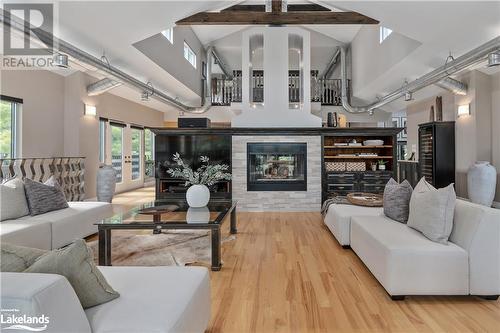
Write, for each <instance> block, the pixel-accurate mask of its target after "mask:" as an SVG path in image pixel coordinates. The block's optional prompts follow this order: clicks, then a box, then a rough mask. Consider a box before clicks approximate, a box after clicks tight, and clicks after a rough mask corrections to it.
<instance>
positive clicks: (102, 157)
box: [99, 119, 107, 163]
mask: <svg viewBox="0 0 500 333" xmlns="http://www.w3.org/2000/svg"><path fill="white" fill-rule="evenodd" d="M106 124H107V121H106V120H105V119H99V162H101V163H106Z"/></svg>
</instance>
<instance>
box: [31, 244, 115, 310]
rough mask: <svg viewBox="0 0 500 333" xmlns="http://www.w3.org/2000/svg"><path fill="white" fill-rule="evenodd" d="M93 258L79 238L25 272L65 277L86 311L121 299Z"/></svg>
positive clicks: (44, 257) (43, 258)
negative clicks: (118, 298)
mask: <svg viewBox="0 0 500 333" xmlns="http://www.w3.org/2000/svg"><path fill="white" fill-rule="evenodd" d="M92 258H93V256H92V253H91V251H90V250H89V248H88V247H87V245H86V244H85V241H84V240H83V239H79V240H76V241H74V242H73V243H72V244H70V245H69V246H67V247H65V248H63V249H60V250H53V251H50V252H47V253H46V254H44V255H42V256H41V257H39V258H38V259H37V260H36V261H35V262H34V263H33V265H31V266H30V267H29V268H28V269H26V270H25V272H27V273H50V274H59V275H63V276H65V277H66V278H67V279H68V281H69V283H70V284H71V286H72V287H73V289H75V292H76V295H77V296H78V298H79V299H80V303H82V306H83V308H89V307H92V306H96V305H99V304H102V303H106V302H109V301H111V300H113V299H115V298H117V297H119V296H120V294H119V293H118V292H116V291H115V290H113V288H112V287H111V286H110V285H109V284H108V282H107V281H106V279H105V278H104V276H103V275H102V273H101V272H100V271H99V269H98V268H97V267H96V265H95V264H94V261H93V259H92Z"/></svg>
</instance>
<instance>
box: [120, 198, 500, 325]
mask: <svg viewBox="0 0 500 333" xmlns="http://www.w3.org/2000/svg"><path fill="white" fill-rule="evenodd" d="M153 196H154V193H153V190H151V189H141V190H138V191H134V192H129V193H124V194H121V195H118V196H117V197H116V199H115V200H114V201H113V202H114V203H116V204H119V205H120V206H121V207H123V206H125V207H127V206H128V205H131V204H134V203H136V202H137V201H136V200H144V201H148V200H151V199H152V198H153ZM122 205H123V206H122ZM226 225H228V224H227V223H226ZM226 232H227V231H226ZM222 259H223V260H224V266H223V268H222V270H221V271H220V272H211V284H212V320H211V323H210V327H209V330H208V332H211V333H215V332H500V301H486V300H482V299H479V298H475V297H465V296H464V297H408V298H407V299H406V300H405V301H392V300H391V299H390V298H389V297H388V295H387V294H386V292H385V290H384V289H383V288H382V286H381V285H380V284H379V283H378V282H377V280H376V279H375V278H374V277H373V276H372V275H371V273H370V272H369V270H368V269H367V268H366V267H365V266H364V265H363V263H362V262H361V261H360V260H359V259H358V258H357V256H356V255H355V254H354V252H352V251H351V250H345V249H342V247H341V246H340V245H339V244H338V243H337V241H336V240H335V239H334V237H333V236H332V235H331V233H330V232H329V231H328V229H327V228H326V227H325V226H324V225H323V223H322V220H321V216H320V214H319V213H243V212H240V213H238V235H237V240H236V241H234V242H228V243H225V244H224V245H223V248H222Z"/></svg>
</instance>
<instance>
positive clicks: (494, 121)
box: [406, 70, 500, 201]
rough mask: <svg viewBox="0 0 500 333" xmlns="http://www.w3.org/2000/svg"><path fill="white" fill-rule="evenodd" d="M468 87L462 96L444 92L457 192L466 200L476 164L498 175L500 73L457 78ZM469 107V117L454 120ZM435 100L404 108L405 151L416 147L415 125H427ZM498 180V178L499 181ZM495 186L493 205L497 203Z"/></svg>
mask: <svg viewBox="0 0 500 333" xmlns="http://www.w3.org/2000/svg"><path fill="white" fill-rule="evenodd" d="M460 80H461V81H463V82H464V83H466V84H467V85H468V93H467V95H465V96H459V95H453V94H451V93H448V92H445V93H443V94H441V96H443V120H445V121H456V123H455V152H456V189H457V194H458V195H459V196H461V197H467V171H468V169H469V168H470V166H471V165H472V164H473V163H474V162H475V161H490V162H492V164H493V165H494V166H495V167H496V168H497V171H498V172H500V137H499V133H500V115H499V113H500V111H499V110H500V83H499V82H500V73H497V74H496V75H486V74H484V73H482V72H479V71H477V70H474V71H471V72H468V73H466V74H464V75H462V76H461V77H460ZM465 104H470V113H471V114H470V116H463V117H459V118H458V117H457V116H456V114H457V108H458V106H459V105H465ZM431 105H435V97H432V98H429V99H426V100H423V101H419V102H416V103H412V104H410V105H409V106H408V108H407V110H406V111H407V117H408V147H409V149H411V147H412V145H417V144H418V143H417V141H418V132H417V131H418V124H421V123H425V122H428V121H429V109H430V106H431ZM499 179H500V178H499ZM499 187H500V186H499V182H497V196H496V201H499V200H500V191H499V190H498V188H499Z"/></svg>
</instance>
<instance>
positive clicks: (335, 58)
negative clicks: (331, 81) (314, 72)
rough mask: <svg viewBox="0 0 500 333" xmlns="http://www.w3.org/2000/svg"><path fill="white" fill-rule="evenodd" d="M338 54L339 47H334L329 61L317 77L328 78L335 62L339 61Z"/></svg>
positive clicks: (335, 64)
mask: <svg viewBox="0 0 500 333" xmlns="http://www.w3.org/2000/svg"><path fill="white" fill-rule="evenodd" d="M339 55H340V47H336V48H335V51H334V52H333V56H332V59H330V62H329V63H328V65H327V66H326V68H325V70H324V71H323V72H322V73H321V74H320V76H319V78H320V79H328V78H329V77H330V76H331V75H332V73H333V70H334V69H335V67H336V66H337V64H338V63H339V60H338V58H339Z"/></svg>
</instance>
